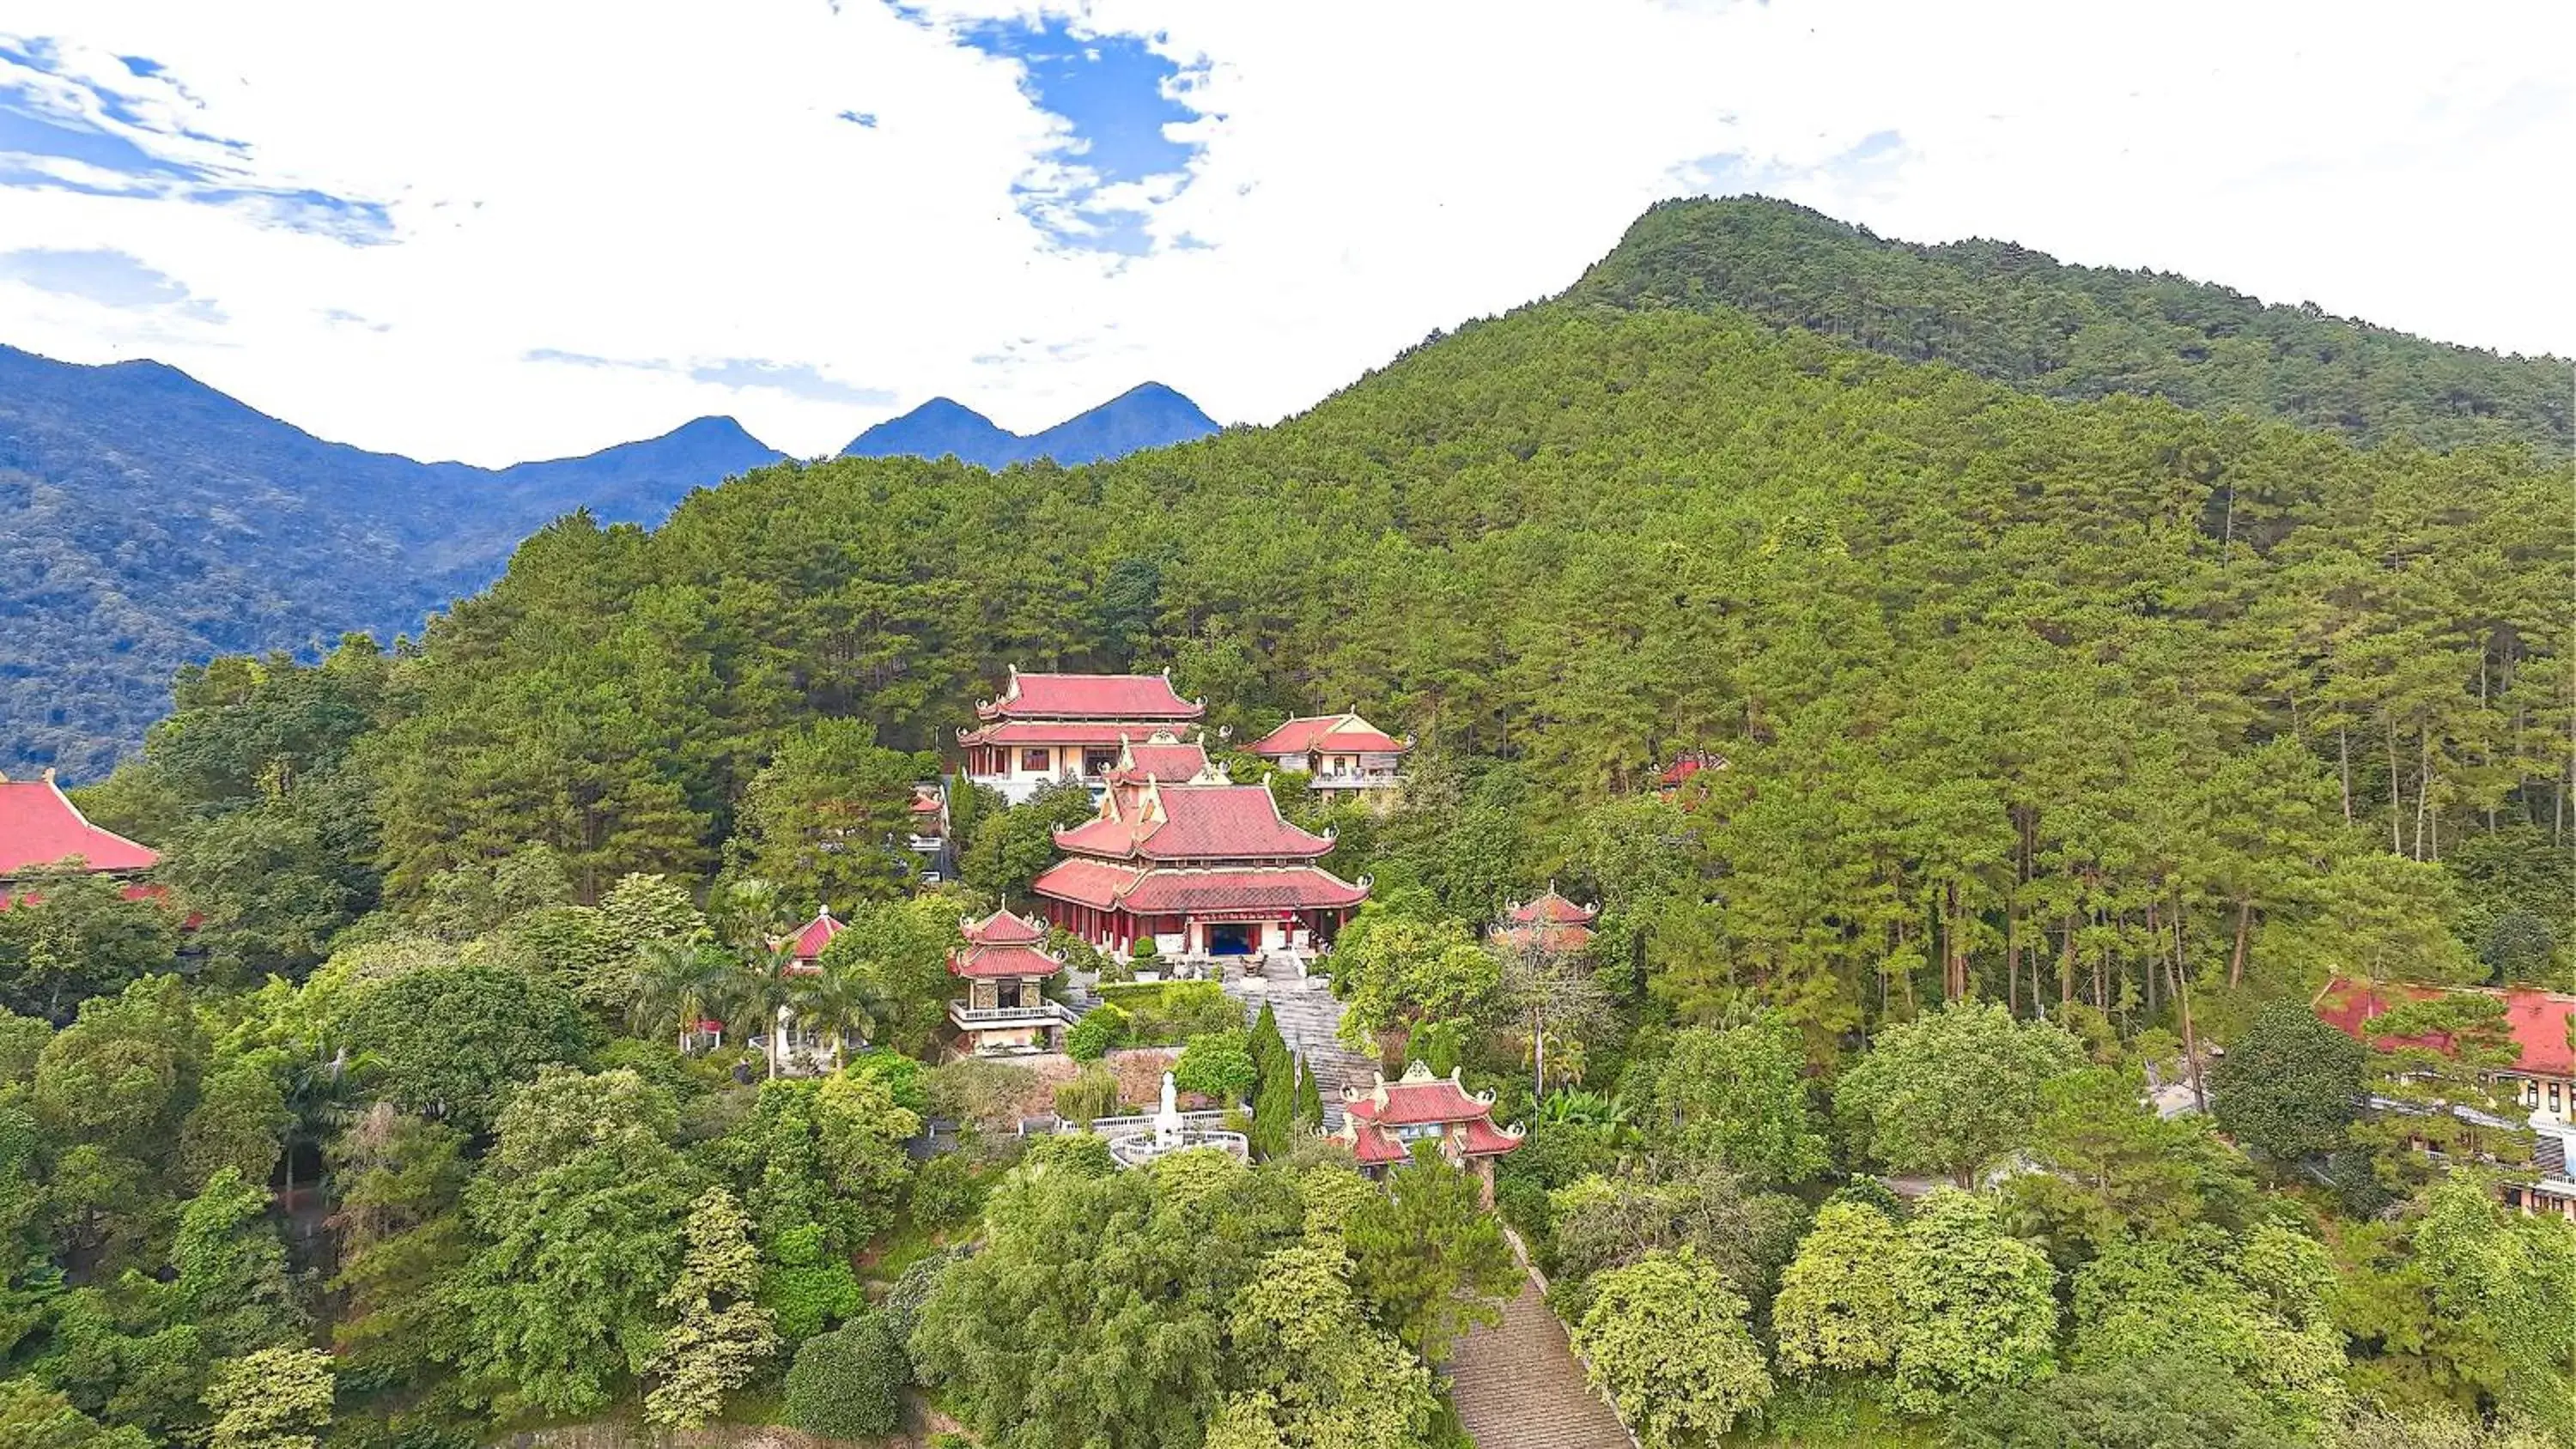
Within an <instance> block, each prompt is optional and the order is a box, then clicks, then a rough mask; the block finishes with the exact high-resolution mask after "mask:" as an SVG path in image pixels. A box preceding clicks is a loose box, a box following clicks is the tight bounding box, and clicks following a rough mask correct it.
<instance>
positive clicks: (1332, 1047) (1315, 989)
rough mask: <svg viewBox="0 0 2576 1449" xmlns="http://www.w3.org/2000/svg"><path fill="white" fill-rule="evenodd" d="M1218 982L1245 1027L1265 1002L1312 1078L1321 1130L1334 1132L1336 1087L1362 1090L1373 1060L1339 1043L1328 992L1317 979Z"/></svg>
mask: <svg viewBox="0 0 2576 1449" xmlns="http://www.w3.org/2000/svg"><path fill="white" fill-rule="evenodd" d="M1224 984H1225V994H1226V995H1228V996H1231V997H1233V998H1234V999H1235V1000H1237V1001H1240V1002H1242V1003H1243V1021H1244V1024H1245V1025H1246V1026H1249V1025H1251V1024H1252V1022H1253V1019H1254V1018H1256V1017H1258V1016H1260V1015H1261V1006H1262V1003H1263V1002H1268V1003H1269V1004H1270V1010H1271V1012H1272V1014H1273V1015H1275V1016H1277V1017H1278V1019H1279V1034H1280V1035H1281V1036H1282V1037H1285V1038H1287V1041H1288V1047H1289V1049H1290V1050H1291V1051H1294V1052H1296V1053H1297V1054H1298V1056H1300V1057H1302V1058H1304V1059H1305V1062H1306V1070H1308V1071H1310V1072H1312V1073H1314V1075H1315V1087H1316V1090H1317V1091H1318V1092H1320V1093H1322V1095H1323V1098H1324V1130H1325V1131H1327V1132H1338V1131H1340V1130H1341V1126H1342V1089H1343V1088H1344V1087H1356V1088H1358V1089H1360V1090H1361V1091H1366V1090H1368V1086H1369V1083H1370V1082H1372V1081H1374V1080H1375V1077H1374V1075H1373V1074H1374V1073H1375V1072H1376V1070H1377V1059H1376V1058H1375V1057H1372V1056H1370V1055H1369V1054H1367V1053H1366V1052H1355V1051H1352V1050H1351V1049H1350V1048H1349V1047H1346V1046H1344V1045H1342V1043H1341V1039H1340V1038H1339V1037H1338V1036H1337V1035H1336V1033H1337V1032H1339V1031H1340V1030H1341V1026H1342V1003H1341V1002H1340V1001H1339V1000H1337V999H1335V997H1334V996H1333V990H1332V988H1331V987H1330V986H1328V985H1326V984H1325V983H1324V982H1322V981H1320V980H1299V979H1296V978H1293V977H1292V978H1289V979H1286V980H1278V979H1264V978H1261V977H1250V978H1247V977H1244V976H1242V975H1241V974H1239V973H1234V972H1229V973H1227V976H1226V978H1225V983H1224Z"/></svg>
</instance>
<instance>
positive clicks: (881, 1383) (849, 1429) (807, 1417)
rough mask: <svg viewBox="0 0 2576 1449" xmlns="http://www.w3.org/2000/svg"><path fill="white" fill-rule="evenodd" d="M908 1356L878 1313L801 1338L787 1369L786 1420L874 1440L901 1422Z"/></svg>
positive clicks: (832, 1434) (813, 1430)
mask: <svg viewBox="0 0 2576 1449" xmlns="http://www.w3.org/2000/svg"><path fill="white" fill-rule="evenodd" d="M911 1380H912V1360H911V1358H910V1357H908V1356H907V1355H906V1354H905V1352H904V1347H903V1340H902V1339H900V1338H897V1337H896V1336H895V1333H894V1328H893V1325H891V1324H889V1323H888V1322H887V1321H886V1319H885V1315H883V1314H881V1313H869V1314H864V1315H862V1316H860V1317H858V1318H855V1319H852V1320H851V1321H850V1322H849V1323H847V1324H845V1325H843V1326H842V1327H840V1328H836V1329H834V1330H832V1331H831V1332H830V1333H826V1334H823V1335H821V1336H820V1337H817V1338H809V1339H807V1340H805V1346H804V1347H802V1348H800V1349H798V1350H796V1362H795V1363H794V1364H793V1365H791V1366H790V1367H789V1368H788V1370H787V1391H786V1394H785V1397H784V1400H783V1402H782V1404H781V1407H782V1409H783V1410H784V1411H785V1413H784V1417H785V1418H786V1420H787V1422H788V1424H789V1425H791V1426H792V1427H794V1428H798V1429H802V1430H804V1431H805V1432H806V1433H808V1434H820V1435H822V1436H823V1437H825V1438H827V1439H873V1438H876V1437H878V1436H880V1435H885V1434H891V1433H893V1432H894V1431H895V1429H896V1427H897V1426H899V1425H900V1424H901V1423H902V1422H903V1386H904V1385H905V1384H907V1383H909V1382H911Z"/></svg>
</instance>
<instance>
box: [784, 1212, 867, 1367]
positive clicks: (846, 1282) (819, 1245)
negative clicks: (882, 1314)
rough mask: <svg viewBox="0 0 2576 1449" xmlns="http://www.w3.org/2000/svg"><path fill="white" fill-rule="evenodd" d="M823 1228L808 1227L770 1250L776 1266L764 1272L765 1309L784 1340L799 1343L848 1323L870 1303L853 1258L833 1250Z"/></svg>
mask: <svg viewBox="0 0 2576 1449" xmlns="http://www.w3.org/2000/svg"><path fill="white" fill-rule="evenodd" d="M828 1247H829V1245H828V1244H826V1243H825V1242H824V1239H823V1229H822V1228H821V1227H820V1226H819V1225H817V1224H814V1223H802V1224H799V1225H798V1226H796V1227H792V1228H789V1229H786V1230H785V1231H783V1232H781V1233H779V1234H778V1235H777V1237H776V1239H775V1240H774V1241H772V1242H771V1243H770V1245H769V1256H770V1258H771V1260H772V1261H771V1262H770V1263H769V1264H767V1265H766V1266H765V1267H763V1268H762V1269H761V1273H760V1306H762V1307H763V1308H766V1309H768V1310H769V1312H770V1314H771V1316H772V1317H774V1318H775V1319H776V1320H777V1325H778V1336H779V1337H781V1338H784V1339H786V1340H788V1341H789V1342H791V1343H793V1342H795V1341H796V1340H798V1339H805V1338H812V1337H813V1336H814V1335H816V1334H818V1333H821V1332H822V1331H823V1328H824V1325H826V1324H829V1323H832V1322H835V1321H837V1320H840V1319H845V1318H847V1317H849V1316H850V1315H851V1314H853V1313H856V1312H858V1311H859V1309H860V1308H861V1307H863V1306H865V1304H866V1303H867V1295H866V1294H864V1293H862V1292H860V1291H859V1280H858V1279H857V1278H856V1277H854V1276H852V1274H851V1272H850V1262H849V1259H848V1258H846V1257H844V1256H842V1255H840V1254H838V1253H833V1252H830V1251H828Z"/></svg>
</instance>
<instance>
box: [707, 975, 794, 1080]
mask: <svg viewBox="0 0 2576 1449" xmlns="http://www.w3.org/2000/svg"><path fill="white" fill-rule="evenodd" d="M724 961H725V968H726V969H725V973H724V980H723V985H722V987H721V999H722V1000H723V1001H724V1004H725V1007H726V1011H725V1015H726V1018H727V1019H728V1020H730V1021H732V1022H733V1023H734V1024H735V1025H737V1026H740V1027H742V1028H743V1034H744V1038H745V1039H746V1040H748V1039H749V1038H750V1037H751V1035H752V1034H753V1033H754V1032H763V1033H766V1034H767V1038H768V1042H769V1046H768V1049H767V1051H766V1053H765V1055H766V1056H767V1057H768V1058H769V1075H770V1076H771V1077H773V1078H775V1077H776V1076H777V1075H778V1038H779V1036H780V1032H779V1029H778V1010H779V1008H780V1007H782V1006H785V1005H787V1004H788V1002H789V1001H790V999H791V995H792V991H793V986H792V983H791V978H790V977H789V976H788V974H787V968H788V967H789V966H791V965H793V964H794V962H795V957H793V956H791V955H789V954H788V950H787V947H786V946H785V945H784V944H780V945H776V946H764V947H761V948H760V949H758V950H755V951H750V952H746V953H745V954H743V955H741V956H734V957H726V958H724Z"/></svg>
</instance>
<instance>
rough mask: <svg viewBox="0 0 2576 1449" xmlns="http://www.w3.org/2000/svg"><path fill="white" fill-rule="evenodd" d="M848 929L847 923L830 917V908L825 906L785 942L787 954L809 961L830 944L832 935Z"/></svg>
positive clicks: (820, 953) (799, 959)
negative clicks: (793, 938)
mask: <svg viewBox="0 0 2576 1449" xmlns="http://www.w3.org/2000/svg"><path fill="white" fill-rule="evenodd" d="M848 929H850V928H849V927H848V926H847V925H845V924H843V923H842V922H840V921H836V920H834V919H832V909H831V907H829V906H826V907H824V908H823V909H822V910H819V911H817V912H815V913H814V919H812V920H810V921H808V922H806V923H805V929H803V930H801V931H798V932H797V933H796V939H795V940H793V941H790V942H789V943H788V944H787V954H788V955H790V956H792V957H794V958H795V959H796V960H798V961H811V960H813V959H815V958H816V957H818V956H820V955H822V954H823V948H824V947H826V946H828V945H830V944H832V938H833V937H834V936H837V935H839V934H841V933H842V932H843V931H846V930H848Z"/></svg>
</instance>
